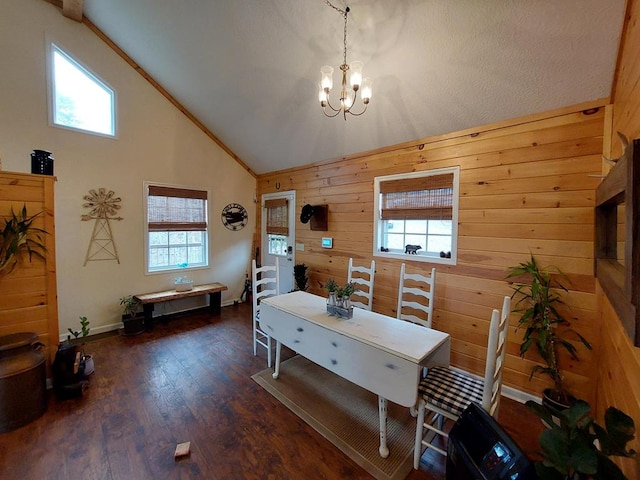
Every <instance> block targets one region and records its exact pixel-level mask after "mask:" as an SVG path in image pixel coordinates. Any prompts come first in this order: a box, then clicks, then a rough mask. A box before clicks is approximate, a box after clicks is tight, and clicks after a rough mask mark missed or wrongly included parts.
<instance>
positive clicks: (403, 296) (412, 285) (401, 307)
mask: <svg viewBox="0 0 640 480" xmlns="http://www.w3.org/2000/svg"><path fill="white" fill-rule="evenodd" d="M435 287H436V269H435V268H432V269H431V276H429V277H427V276H426V275H421V274H418V273H407V271H406V268H405V264H404V263H403V264H402V267H401V268H400V283H399V286H398V314H397V315H398V319H399V320H406V321H409V322H412V323H416V324H418V325H422V326H423V327H427V328H431V321H432V317H433V299H434V292H435ZM409 312H411V313H409Z"/></svg>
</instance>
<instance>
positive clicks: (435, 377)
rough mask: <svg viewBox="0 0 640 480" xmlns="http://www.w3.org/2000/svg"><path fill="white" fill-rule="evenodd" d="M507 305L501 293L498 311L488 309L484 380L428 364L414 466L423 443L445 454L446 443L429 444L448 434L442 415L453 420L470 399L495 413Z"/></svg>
mask: <svg viewBox="0 0 640 480" xmlns="http://www.w3.org/2000/svg"><path fill="white" fill-rule="evenodd" d="M510 308H511V298H510V297H504V301H503V302H502V313H500V312H499V311H498V310H493V312H492V315H491V325H490V326H489V342H488V345H487V360H486V363H485V369H484V380H482V379H480V378H477V377H475V376H471V375H469V374H467V373H465V372H462V371H460V370H454V369H453V368H450V367H430V368H429V371H428V373H427V376H426V377H425V378H423V379H422V381H421V382H420V385H419V386H418V420H417V426H416V440H415V446H414V451H413V467H414V468H415V469H416V470H417V469H418V468H419V465H420V457H421V456H422V453H423V451H422V447H423V446H426V447H427V448H433V449H434V450H435V451H436V452H438V453H441V454H442V455H444V456H446V455H447V451H446V446H445V447H444V448H440V447H439V446H437V445H434V444H433V442H434V441H435V439H436V438H437V437H438V436H441V437H442V439H443V440H444V441H446V439H448V434H447V433H446V432H445V431H444V430H443V427H444V425H443V423H444V420H445V419H451V420H453V421H454V422H455V421H457V420H458V417H460V415H461V414H462V412H463V411H464V410H465V408H467V406H469V404H470V403H471V402H477V403H478V404H480V405H481V406H482V408H484V409H485V410H486V411H487V412H489V414H490V415H492V416H494V417H497V415H498V407H499V405H500V392H501V390H502V369H503V365H504V356H505V353H506V348H507V330H508V327H509V313H510ZM425 430H426V432H425ZM423 432H424V434H425V435H424V436H423Z"/></svg>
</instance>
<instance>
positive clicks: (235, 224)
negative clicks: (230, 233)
mask: <svg viewBox="0 0 640 480" xmlns="http://www.w3.org/2000/svg"><path fill="white" fill-rule="evenodd" d="M222 223H223V224H224V226H225V227H227V228H228V229H229V230H240V229H242V228H244V226H245V225H246V224H247V210H246V209H245V208H244V207H243V206H242V205H240V204H239V203H230V204H229V205H227V206H226V207H224V208H223V209H222Z"/></svg>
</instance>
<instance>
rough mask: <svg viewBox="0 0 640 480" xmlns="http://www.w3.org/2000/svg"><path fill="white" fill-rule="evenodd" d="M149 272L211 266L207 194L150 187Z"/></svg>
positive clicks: (174, 188)
mask: <svg viewBox="0 0 640 480" xmlns="http://www.w3.org/2000/svg"><path fill="white" fill-rule="evenodd" d="M147 232H148V233H147V235H148V238H147V240H148V242H147V243H148V248H147V250H148V255H147V271H148V272H159V271H165V270H175V269H188V268H193V267H204V266H207V265H208V254H207V238H208V234H207V191H206V190H202V189H195V188H194V189H191V188H184V187H173V186H166V185H153V184H148V185H147Z"/></svg>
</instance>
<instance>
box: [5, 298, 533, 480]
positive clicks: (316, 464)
mask: <svg viewBox="0 0 640 480" xmlns="http://www.w3.org/2000/svg"><path fill="white" fill-rule="evenodd" d="M86 351H87V353H92V354H93V356H94V358H95V364H96V367H95V373H94V374H93V375H92V376H91V378H90V388H89V391H88V393H87V394H86V395H85V396H84V397H83V398H79V399H72V400H65V401H58V400H57V399H55V398H54V397H53V395H52V394H51V392H50V398H49V403H48V409H47V412H46V413H45V414H44V415H43V416H42V417H41V418H39V419H37V420H36V421H34V422H32V423H30V424H29V425H26V426H24V427H21V428H19V429H17V430H14V431H13V432H9V433H5V434H0V478H1V479H4V480H13V479H16V480H18V479H20V480H30V479H33V480H35V479H74V480H81V479H82V480H89V479H105V480H108V479H127V480H128V479H136V480H137V479H154V480H158V479H189V478H203V479H329V480H331V479H345V478H350V479H361V478H362V479H365V478H371V477H370V476H369V475H368V474H367V473H366V472H365V471H364V470H363V469H362V468H361V467H359V466H358V465H357V464H356V463H355V462H353V461H352V460H350V459H349V458H348V457H347V456H345V455H344V454H343V453H342V452H340V450H338V449H337V448H336V447H334V446H333V445H332V444H331V443H330V442H329V441H327V440H325V439H324V437H322V436H321V435H320V434H318V433H317V432H316V431H315V430H313V429H312V428H311V427H309V426H308V425H307V424H306V423H304V422H303V421H302V420H300V419H299V418H298V417H297V416H296V415H294V414H293V413H291V412H290V411H289V410H288V409H287V408H286V407H285V406H284V405H282V404H281V403H280V402H278V401H277V400H275V399H274V398H273V397H272V396H271V395H270V394H269V393H267V392H266V391H265V390H263V389H262V388H261V387H260V386H258V385H257V384H256V383H255V382H254V381H253V380H251V378H250V377H251V375H252V374H254V373H256V372H258V371H260V370H262V369H264V368H265V367H266V361H265V358H266V354H265V351H264V349H261V350H260V351H259V355H258V356H257V357H254V356H253V352H252V348H251V308H250V305H246V304H241V305H237V306H233V307H225V308H223V309H222V314H221V316H219V317H213V318H212V317H210V315H209V314H208V313H201V312H198V313H193V314H189V315H182V316H178V317H174V318H172V319H170V320H169V321H167V322H159V323H157V324H156V326H155V328H154V330H153V332H150V333H144V334H141V335H137V336H133V337H122V336H119V335H112V336H108V337H105V338H101V339H99V340H95V341H91V342H89V343H87V345H86ZM291 355H292V352H290V351H288V350H286V349H283V358H288V357H289V356H291ZM500 423H501V424H502V425H503V426H504V427H505V428H506V430H507V431H508V432H509V433H510V434H511V435H512V436H513V438H514V439H515V440H516V441H517V442H518V443H519V444H520V446H521V447H522V448H523V449H524V450H525V451H526V452H527V453H531V452H533V451H535V449H536V438H537V435H538V433H539V430H540V429H539V428H538V424H539V422H537V421H536V419H535V417H534V416H533V415H532V414H530V413H529V412H528V410H527V409H526V408H525V407H524V406H523V405H521V404H519V403H517V402H514V401H510V400H508V399H503V401H502V405H501V412H500ZM185 441H190V442H191V455H190V456H189V457H187V458H184V459H182V460H180V461H175V460H174V458H173V453H174V450H175V447H176V444H177V443H180V442H185ZM444 464H445V462H444V460H443V458H441V457H440V456H438V455H437V454H432V453H430V452H428V453H427V454H425V456H423V459H422V463H421V469H420V470H418V471H412V472H411V473H410V474H409V476H408V478H409V479H411V480H424V479H442V478H444Z"/></svg>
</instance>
